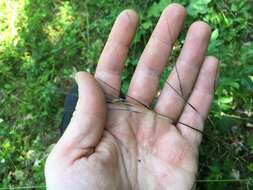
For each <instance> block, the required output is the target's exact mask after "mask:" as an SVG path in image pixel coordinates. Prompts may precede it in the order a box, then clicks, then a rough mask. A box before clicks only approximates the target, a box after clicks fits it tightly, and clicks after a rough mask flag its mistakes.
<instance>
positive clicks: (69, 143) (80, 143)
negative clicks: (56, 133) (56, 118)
mask: <svg viewBox="0 0 253 190" xmlns="http://www.w3.org/2000/svg"><path fill="white" fill-rule="evenodd" d="M76 81H77V84H78V96H79V97H78V101H77V105H76V109H75V112H74V113H73V116H72V119H71V121H70V123H69V126H68V128H67V129H66V131H65V133H64V134H63V136H62V137H61V139H60V140H59V142H58V143H57V146H56V147H57V148H56V149H57V151H58V152H60V154H64V156H65V157H68V158H70V159H75V158H80V157H82V156H88V155H89V154H90V153H92V151H93V148H94V147H96V145H97V144H98V142H99V140H100V138H101V136H102V133H103V130H104V125H105V118H106V105H105V97H104V94H103V92H102V90H101V88H100V86H99V84H98V83H97V82H96V80H95V79H94V78H93V76H91V75H89V74H88V73H85V72H79V73H78V74H77V75H76Z"/></svg>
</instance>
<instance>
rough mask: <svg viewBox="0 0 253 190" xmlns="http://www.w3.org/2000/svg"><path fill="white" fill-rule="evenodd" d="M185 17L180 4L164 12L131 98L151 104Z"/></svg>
mask: <svg viewBox="0 0 253 190" xmlns="http://www.w3.org/2000/svg"><path fill="white" fill-rule="evenodd" d="M185 15H186V11H185V9H184V8H183V7H182V6H181V5H178V4H172V5H169V6H168V7H167V8H166V9H165V10H164V11H163V13H162V15H161V17H160V19H159V21H158V23H157V25H156V27H155V29H154V31H153V33H152V35H151V37H150V39H149V42H148V44H147V46H146V47H145V49H144V51H143V53H142V55H141V57H140V60H139V63H138V65H137V68H136V70H135V72H134V75H133V78H132V80H131V83H130V86H129V90H128V95H129V96H130V97H133V98H134V99H136V100H138V101H140V102H142V103H143V104H145V105H149V104H150V103H151V101H152V99H153V97H154V95H155V94H156V90H157V87H158V83H159V78H160V74H161V73H162V71H163V69H164V67H165V65H166V62H167V59H168V56H169V54H170V52H171V49H172V47H173V44H174V43H175V41H176V39H177V37H178V35H179V33H180V31H181V28H182V25H183V22H184V18H185Z"/></svg>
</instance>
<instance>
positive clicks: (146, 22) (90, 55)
mask: <svg viewBox="0 0 253 190" xmlns="http://www.w3.org/2000/svg"><path fill="white" fill-rule="evenodd" d="M172 2H178V3H181V4H182V5H184V6H186V8H187V10H188V18H187V20H186V22H185V25H186V26H185V28H184V29H183V31H182V34H181V36H180V37H179V40H178V41H177V43H176V44H175V47H174V50H175V51H174V53H173V54H172V57H171V58H170V61H169V62H170V63H174V62H175V60H176V58H177V55H178V53H179V51H180V48H181V47H182V44H183V39H184V37H185V34H186V31H187V28H188V27H189V25H190V24H191V23H192V22H193V21H195V20H199V19H201V20H204V21H206V22H208V23H209V24H210V25H211V27H212V29H213V32H212V37H211V41H210V45H209V48H208V54H214V55H216V56H217V57H218V58H219V60H220V62H221V67H220V80H219V85H218V88H217V90H216V94H215V99H214V103H213V107H212V110H211V113H210V117H211V119H212V121H213V125H211V124H210V123H208V124H207V126H206V130H205V134H206V135H205V136H204V138H203V140H204V141H203V144H202V146H201V152H200V163H201V164H200V173H199V178H200V179H203V180H210V181H208V182H201V183H198V184H197V188H198V189H208V190H212V189H215V190H216V189H247V188H248V189H252V187H253V184H252V183H253V182H238V181H237V182H235V181H233V180H238V179H249V178H250V177H251V176H253V162H252V160H253V140H252V139H253V136H252V127H253V121H252V120H253V119H252V114H253V112H252V107H253V99H252V94H253V66H252V60H253V40H252V39H253V17H252V12H253V3H252V1H251V0H233V1H230V0H222V1H219V0H192V1H188V0H177V1H172V0H156V1H155V0H145V1H144V0H138V1H137V0H131V1H116V0H101V1H77V0H67V1H61V0H45V1H40V0H10V1H0V77H1V80H0V142H1V143H0V168H1V169H0V187H16V186H33V185H44V174H43V167H44V162H45V159H46V157H47V154H48V152H49V149H50V148H48V147H49V146H50V145H52V144H53V143H54V142H55V141H56V140H57V138H58V137H59V134H58V126H59V123H60V119H61V114H62V107H63V100H64V96H65V94H66V92H67V91H68V89H69V88H70V86H71V85H73V79H72V77H73V74H74V73H75V72H76V71H77V70H86V71H88V72H91V73H93V72H94V70H95V67H96V63H97V60H98V58H99V54H100V52H101V50H102V48H103V44H104V42H105V40H106V38H107V35H108V33H109V31H110V28H111V26H112V24H113V22H114V20H115V18H116V16H117V14H119V12H120V11H121V10H123V9H125V8H134V9H135V10H137V12H138V13H139V15H140V27H139V29H138V31H137V32H138V33H137V35H136V36H135V39H134V42H133V44H132V46H131V50H130V54H129V58H128V60H127V62H126V64H125V65H126V66H125V71H124V74H123V76H122V81H123V85H122V90H123V91H124V92H126V90H127V88H128V84H129V81H130V78H131V76H132V74H133V71H134V68H135V66H136V64H137V63H138V58H139V56H140V54H141V51H142V49H143V48H144V46H145V44H146V43H147V41H148V38H149V36H150V34H151V32H152V30H153V28H154V26H155V23H156V21H157V20H158V17H159V15H160V13H161V11H162V10H163V9H164V8H165V7H166V6H167V4H169V3H172ZM170 65H171V64H168V67H167V68H166V69H165V71H164V74H163V75H162V82H161V86H162V85H163V83H164V81H165V80H166V77H167V76H168V74H169V72H170V70H171V66H170ZM50 147H51V146H50ZM224 179H231V180H232V182H231V181H230V182H226V181H225V182H213V181H212V180H224ZM251 179H252V177H251Z"/></svg>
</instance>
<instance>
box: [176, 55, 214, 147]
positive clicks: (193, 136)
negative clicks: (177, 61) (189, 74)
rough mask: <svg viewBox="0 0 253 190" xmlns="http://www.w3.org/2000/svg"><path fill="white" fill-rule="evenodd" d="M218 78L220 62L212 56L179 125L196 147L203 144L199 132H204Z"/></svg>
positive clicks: (198, 80) (201, 72)
mask: <svg viewBox="0 0 253 190" xmlns="http://www.w3.org/2000/svg"><path fill="white" fill-rule="evenodd" d="M217 76H218V60H217V59H216V58H215V57H212V56H208V57H206V59H205V61H204V63H203V65H202V67H201V69H200V72H199V76H198V78H197V81H196V83H195V86H194V89H193V91H192V94H191V96H190V98H189V99H188V104H186V106H185V108H184V111H183V113H182V115H181V116H180V118H179V122H178V124H177V127H178V129H179V130H180V131H181V133H182V135H183V136H184V137H185V138H186V139H188V140H189V141H190V142H193V143H194V144H196V145H199V144H200V142H201V138H202V135H201V133H199V132H198V131H203V125H204V120H205V118H206V117H207V115H208V111H209V108H210V105H211V103H212V99H213V94H214V86H215V82H216V78H217ZM185 124H186V125H188V126H190V127H187V126H186V125H185ZM191 127H192V128H195V129H196V130H193V129H192V128H191Z"/></svg>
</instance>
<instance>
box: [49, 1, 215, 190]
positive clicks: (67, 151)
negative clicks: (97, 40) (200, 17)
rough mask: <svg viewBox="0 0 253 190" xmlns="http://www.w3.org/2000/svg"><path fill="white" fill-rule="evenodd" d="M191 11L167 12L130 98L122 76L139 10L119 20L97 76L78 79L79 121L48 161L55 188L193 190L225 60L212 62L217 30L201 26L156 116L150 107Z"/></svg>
mask: <svg viewBox="0 0 253 190" xmlns="http://www.w3.org/2000/svg"><path fill="white" fill-rule="evenodd" d="M185 15H186V13H185V9H184V8H183V7H182V6H180V5H178V4H172V5H170V6H168V7H167V8H166V9H165V10H164V11H163V13H162V15H161V17H160V19H159V21H158V24H157V26H156V28H155V29H154V31H153V33H152V35H151V37H150V40H149V42H148V44H147V46H146V48H145V50H144V51H143V54H142V56H141V57H140V60H139V63H138V65H137V68H136V70H135V73H134V75H133V77H132V80H131V83H130V86H129V90H128V95H127V97H126V100H123V99H120V98H116V97H117V96H118V95H119V90H118V91H117V90H115V89H120V78H121V77H120V75H121V73H122V70H123V65H124V61H125V59H126V58H127V53H128V49H129V46H130V43H131V40H132V38H133V36H134V34H135V30H136V27H137V23H138V17H137V15H136V13H135V12H134V11H132V10H125V11H123V12H122V13H121V14H120V15H119V17H118V18H117V20H116V22H115V24H114V26H113V28H112V31H111V33H110V36H109V38H108V41H107V43H106V45H105V47H104V50H103V52H102V54H101V57H100V59H99V64H98V66H97V69H96V74H95V78H93V76H91V75H89V74H87V73H84V72H80V73H78V74H77V75H76V81H77V84H78V93H79V99H78V102H77V106H76V111H75V112H74V114H73V117H72V119H71V122H70V124H69V126H68V128H67V130H66V131H65V133H64V134H63V136H62V137H61V138H60V140H59V141H58V143H57V144H56V145H55V147H54V148H53V150H52V152H51V153H50V155H49V156H48V159H47V161H46V166H45V175H46V183H47V188H48V189H61V190H63V189H71V190H72V189H73V190H79V189H80V190H82V189H92V190H95V189H99V190H101V189H109V190H113V189H115V190H116V189H117V190H118V189H120V190H124V189H126V190H128V189H140V190H141V189H145V190H148V189H171V190H189V189H191V188H192V186H193V184H194V182H195V178H196V174H197V165H198V146H199V144H200V142H201V138H202V137H201V132H200V131H203V122H204V118H205V117H206V116H207V114H208V109H209V107H210V104H211V101H212V96H213V93H214V85H215V80H216V77H217V70H218V69H217V68H218V60H217V59H216V58H214V57H210V56H209V57H205V52H206V49H207V46H208V41H209V38H210V33H211V31H210V28H209V26H208V25H207V24H205V23H203V22H195V23H193V24H192V25H191V26H190V28H189V31H188V33H187V37H186V40H185V42H184V46H183V48H182V51H181V53H180V56H179V58H178V60H177V63H176V66H175V67H174V69H173V70H172V72H171V74H170V76H169V77H168V80H167V84H166V85H165V86H164V88H163V90H162V92H161V94H160V96H159V98H158V101H157V104H156V106H155V111H152V110H150V109H148V106H149V105H150V104H151V102H152V100H153V98H154V96H155V95H156V93H157V88H158V83H159V77H160V75H161V73H162V71H163V69H164V68H165V66H166V63H167V59H168V57H169V54H170V52H171V50H172V47H173V44H174V42H175V41H176V39H177V37H178V35H179V32H180V30H181V27H182V25H183V21H184V17H185Z"/></svg>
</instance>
